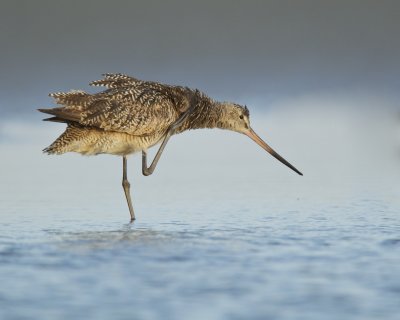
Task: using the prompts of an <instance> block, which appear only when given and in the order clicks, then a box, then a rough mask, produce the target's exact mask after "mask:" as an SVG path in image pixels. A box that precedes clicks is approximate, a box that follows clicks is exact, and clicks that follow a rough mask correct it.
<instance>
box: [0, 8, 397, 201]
mask: <svg viewBox="0 0 400 320" xmlns="http://www.w3.org/2000/svg"><path fill="white" fill-rule="evenodd" d="M399 13H400V4H399V2H398V1H395V0H393V1H390V0H384V1H379V2H377V1H372V0H371V1H369V0H350V1H348V0H346V1H341V0H338V1H330V2H321V1H316V0H301V1H289V0H288V1H286V0H283V1H282V0H279V1H278V0H276V1H274V0H272V1H255V0H253V1H246V2H244V1H234V2H232V1H218V2H213V1H201V2H194V1H176V0H173V1H168V2H166V1H113V2H110V1H83V2H82V1H68V2H65V1H43V0H41V1H2V3H1V10H0V26H1V28H0V30H1V31H0V43H1V48H2V49H1V55H0V66H1V76H0V97H1V100H0V112H1V119H0V148H1V154H2V160H1V161H2V166H1V169H0V170H1V177H2V179H1V180H2V186H3V187H4V186H6V187H7V188H9V187H10V185H14V184H18V185H19V187H18V188H20V189H21V188H24V185H26V183H24V181H25V180H26V179H27V178H28V177H34V175H35V174H37V175H38V176H37V177H34V178H33V179H36V178H39V177H40V179H41V181H43V183H41V186H42V187H43V188H46V187H45V186H46V181H45V180H46V179H47V177H50V176H51V179H53V176H52V173H53V171H57V175H58V177H59V181H60V182H62V181H64V183H66V184H68V181H66V180H63V179H62V178H61V176H60V175H62V174H63V172H64V170H65V172H66V178H67V179H68V177H71V171H72V172H76V174H77V175H78V176H80V175H81V174H83V175H85V176H86V177H87V178H88V179H87V182H82V183H83V184H85V183H88V184H92V183H95V184H97V183H114V181H112V182H111V181H110V179H113V177H114V176H115V179H116V180H118V181H119V179H120V163H119V162H120V159H117V160H116V159H115V158H112V159H113V160H111V159H109V158H107V157H105V158H107V159H102V158H104V157H96V158H92V159H90V160H87V159H81V158H79V159H77V157H76V156H74V155H67V156H63V157H60V158H58V157H47V156H44V155H42V154H41V149H43V148H44V147H46V146H47V145H49V144H50V143H51V142H52V141H53V140H54V139H55V138H56V137H57V136H58V135H59V134H60V133H61V132H62V131H63V130H64V128H63V125H62V124H52V123H42V122H40V120H41V118H43V115H41V114H39V113H38V112H37V111H36V108H38V107H50V106H52V105H53V101H52V99H50V98H49V97H48V96H47V95H48V93H50V92H56V91H68V90H70V89H83V90H88V91H89V92H93V91H94V90H98V88H90V87H88V82H90V81H91V80H95V79H98V78H100V75H101V74H102V73H105V72H122V73H126V74H129V75H132V76H135V77H138V78H141V79H147V80H155V81H161V82H165V83H170V84H179V85H186V86H190V87H193V88H199V89H200V90H203V91H204V92H206V93H207V94H209V95H210V96H212V97H213V98H215V99H218V100H228V101H235V102H237V103H241V104H246V105H247V106H248V107H249V108H250V110H251V118H252V123H253V127H254V129H255V130H256V131H257V132H258V133H259V134H260V135H261V136H262V137H264V138H265V140H266V141H267V142H269V143H270V144H271V145H272V146H273V147H274V148H275V149H276V150H277V151H278V152H280V153H281V154H282V155H283V156H285V157H286V158H287V159H288V160H289V161H290V162H292V163H293V164H294V165H295V166H297V167H298V168H300V169H301V170H302V171H304V177H303V178H300V177H296V176H294V175H293V173H292V172H290V171H289V170H287V169H286V168H284V167H283V166H281V164H279V163H278V162H277V161H275V160H274V159H272V158H270V157H268V156H267V155H266V154H263V153H264V152H263V151H262V150H261V149H260V150H259V148H258V147H257V146H256V145H255V144H254V145H253V142H251V141H250V140H249V141H246V138H244V137H240V136H237V135H236V134H233V133H228V132H218V131H217V130H215V131H212V132H209V131H197V132H191V133H185V135H182V136H180V137H176V138H174V139H173V141H172V143H170V145H169V146H168V148H167V151H166V154H165V156H164V157H163V159H162V161H161V164H160V167H159V168H158V169H157V172H156V175H155V176H158V177H159V178H160V179H161V177H164V178H166V179H171V178H172V177H174V179H176V177H180V178H182V179H184V178H185V177H187V176H188V175H189V174H190V175H191V178H192V179H194V180H196V179H199V180H202V179H203V178H204V177H205V176H204V172H205V173H206V178H204V181H203V182H205V183H206V184H207V183H208V181H209V178H210V177H215V179H220V180H224V181H227V180H226V179H228V181H231V182H233V181H234V180H235V179H236V182H238V181H245V180H246V179H248V177H253V178H254V177H255V176H257V177H259V178H260V179H272V180H273V179H277V180H282V179H283V180H285V179H286V180H288V181H290V182H292V181H293V182H296V183H300V186H298V185H296V188H306V186H309V189H310V190H312V189H313V188H314V184H317V185H318V184H320V186H321V187H323V188H324V189H329V188H332V190H329V191H328V193H332V191H333V190H335V191H336V193H338V192H343V190H346V191H349V192H350V190H349V189H347V188H346V187H343V186H344V185H346V186H348V184H349V183H350V184H351V185H352V186H351V187H350V188H351V193H352V194H353V192H361V190H360V188H365V186H366V184H367V185H369V184H370V185H373V186H376V185H379V186H380V187H379V189H382V188H386V189H387V190H386V191H385V193H390V192H392V191H393V188H394V189H396V190H395V191H399V187H398V183H397V182H398V178H399V167H398V162H399V157H400V148H399V140H400V139H399V136H400V134H399V122H400V111H399V110H400V108H399V104H398V97H399V90H398V88H399V85H400V77H399V76H400V64H399V63H398V57H399V56H400V41H399V38H398V34H399V31H400V23H399V19H398V15H399ZM221 150H224V152H220V151H221ZM110 161H111V162H113V163H114V162H115V164H113V165H111V164H109V162H110ZM70 162H71V163H70ZM138 162H139V158H138V159H137V160H133V161H132V162H131V173H132V174H136V179H141V178H140V177H139V171H140V170H139V163H138ZM71 166H72V167H71ZM60 167H62V168H63V170H62V172H59V168H60ZM114 169H115V171H114ZM51 170H53V171H51ZM99 170H100V171H102V172H103V174H104V175H106V177H104V178H103V177H101V176H100V175H99ZM185 170H186V171H185ZM108 173H109V176H107V174H108ZM180 173H182V174H180ZM207 174H208V176H207ZM51 179H49V181H48V182H49V183H50V181H51ZM154 179H157V178H154ZM370 182H371V183H370ZM184 184H185V183H184V182H183V181H182V183H181V185H182V186H183V185H184ZM50 185H51V183H50ZM24 191H25V192H27V191H28V190H24ZM22 194H23V193H22ZM293 196H296V195H293Z"/></svg>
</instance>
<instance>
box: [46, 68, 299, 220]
mask: <svg viewBox="0 0 400 320" xmlns="http://www.w3.org/2000/svg"><path fill="white" fill-rule="evenodd" d="M90 84H91V85H92V86H103V87H106V90H104V91H101V92H98V93H94V94H90V93H86V92H84V91H80V90H79V91H76V90H75V91H70V92H66V93H64V92H58V93H53V94H50V96H51V97H53V98H54V99H55V102H56V103H57V104H58V105H59V106H58V107H55V108H52V109H39V111H41V112H44V113H47V114H50V115H52V116H53V117H51V118H47V119H44V120H46V121H54V122H64V123H66V124H67V129H66V130H65V132H64V133H63V134H62V135H61V136H60V137H59V138H57V139H56V141H54V142H53V143H52V144H51V145H50V146H49V147H47V148H46V149H44V152H46V153H48V154H62V153H65V152H78V153H81V154H84V155H96V154H101V153H109V154H115V155H121V156H123V158H124V162H123V163H124V175H123V177H124V178H123V186H124V191H125V194H126V197H127V201H128V205H129V209H130V213H131V218H132V220H133V219H134V214H133V209H132V205H131V201H130V195H129V183H128V181H127V178H126V156H127V155H129V154H131V153H134V152H139V151H142V153H143V174H145V175H148V174H151V173H152V172H153V170H154V168H155V166H156V164H157V162H158V159H159V157H160V156H161V153H162V151H163V149H164V147H165V145H166V143H167V141H168V139H169V138H170V136H172V135H174V134H177V133H181V132H183V131H186V130H190V129H200V128H220V129H228V130H232V131H236V132H239V133H243V134H246V135H248V136H249V137H250V138H252V139H253V140H254V141H255V142H257V143H258V144H259V145H261V146H262V147H263V148H264V149H266V150H267V151H268V152H270V153H271V154H272V155H273V156H274V157H276V158H277V159H278V160H280V161H281V162H283V163H284V164H286V165H287V166H289V167H290V168H291V169H293V170H294V171H296V172H297V173H299V174H300V172H299V171H298V170H297V169H296V168H294V167H293V166H292V165H290V164H289V163H288V162H287V161H286V160H284V159H283V158H282V157H281V156H279V155H278V154H277V153H276V152H275V151H273V150H272V149H271V148H270V147H269V146H268V145H267V144H266V143H265V142H264V141H262V140H261V138H259V137H258V136H257V135H256V134H255V132H254V131H253V130H252V129H251V128H250V120H249V111H248V109H247V107H242V106H240V105H238V104H234V103H230V102H218V101H215V100H213V99H211V98H209V97H208V96H207V95H205V94H204V93H202V92H200V91H199V90H193V89H190V88H188V87H183V86H172V85H166V84H161V83H158V82H151V81H142V80H139V79H136V78H133V77H130V76H127V75H124V74H105V75H104V78H103V79H101V80H97V81H93V82H91V83H90ZM161 141H163V143H162V145H161V147H160V150H159V152H158V153H157V156H156V158H155V160H154V161H153V163H152V165H151V166H150V167H149V168H147V158H146V150H147V149H148V148H150V147H152V146H154V145H155V144H157V143H159V142H161Z"/></svg>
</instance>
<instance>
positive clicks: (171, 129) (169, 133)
mask: <svg viewBox="0 0 400 320" xmlns="http://www.w3.org/2000/svg"><path fill="white" fill-rule="evenodd" d="M195 107H196V104H195V103H193V101H192V103H191V106H190V108H189V109H188V110H187V111H186V112H185V113H183V114H182V115H181V116H180V117H179V119H178V120H176V121H175V122H174V123H173V124H172V125H171V126H170V127H169V128H168V130H167V133H166V134H165V137H164V140H163V142H162V144H161V146H160V148H159V149H158V151H157V154H156V156H155V157H154V159H153V161H152V163H151V165H150V167H147V152H146V151H145V150H142V173H143V175H144V176H149V175H151V174H152V173H153V172H154V169H155V168H156V166H157V163H158V160H160V157H161V154H162V152H163V151H164V148H165V146H166V145H167V142H168V140H169V138H171V136H172V135H173V134H174V133H175V131H176V129H178V127H179V126H180V125H181V124H182V123H183V122H184V121H185V120H186V119H187V118H188V117H189V115H190V113H191V112H192V111H193V110H194V108H195Z"/></svg>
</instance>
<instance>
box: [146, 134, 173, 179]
mask: <svg viewBox="0 0 400 320" xmlns="http://www.w3.org/2000/svg"><path fill="white" fill-rule="evenodd" d="M171 135H172V133H170V132H169V131H168V132H167V135H166V136H165V138H164V141H163V142H162V144H161V146H160V148H159V149H158V151H157V154H156V156H155V157H154V159H153V162H152V163H151V165H150V167H147V152H146V151H145V150H142V173H143V175H144V176H149V175H151V174H152V173H153V172H154V169H155V168H156V166H157V163H158V160H160V157H161V154H162V152H163V151H164V148H165V146H166V145H167V142H168V140H169V138H171Z"/></svg>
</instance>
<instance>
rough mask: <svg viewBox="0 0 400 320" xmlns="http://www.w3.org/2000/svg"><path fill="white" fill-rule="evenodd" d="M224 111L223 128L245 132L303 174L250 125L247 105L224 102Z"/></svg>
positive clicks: (222, 117) (221, 123) (220, 121)
mask: <svg viewBox="0 0 400 320" xmlns="http://www.w3.org/2000/svg"><path fill="white" fill-rule="evenodd" d="M221 107H222V113H221V118H220V120H219V123H218V127H220V128H221V129H227V130H231V131H235V132H239V133H242V134H245V135H246V136H248V137H249V138H250V139H252V140H253V141H254V142H256V143H257V144H258V145H259V146H260V147H261V148H263V149H264V150H266V151H268V152H269V153H270V154H271V155H272V156H273V157H275V158H276V159H278V160H279V161H280V162H282V163H283V164H285V165H286V166H288V167H289V168H290V169H292V170H293V171H295V172H296V173H298V174H299V175H303V174H302V173H301V172H300V171H299V170H297V169H296V168H295V167H294V166H292V165H291V164H290V163H289V162H288V161H286V160H285V159H284V158H283V157H281V156H280V155H279V154H278V153H277V152H276V151H275V150H273V149H272V148H271V147H270V146H269V145H268V144H267V143H266V142H265V141H264V140H262V139H261V138H260V137H259V136H258V135H257V134H256V133H255V132H254V130H253V129H252V128H251V126H250V112H249V109H247V107H246V106H244V107H243V106H241V105H239V104H235V103H230V102H223V103H221Z"/></svg>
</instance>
